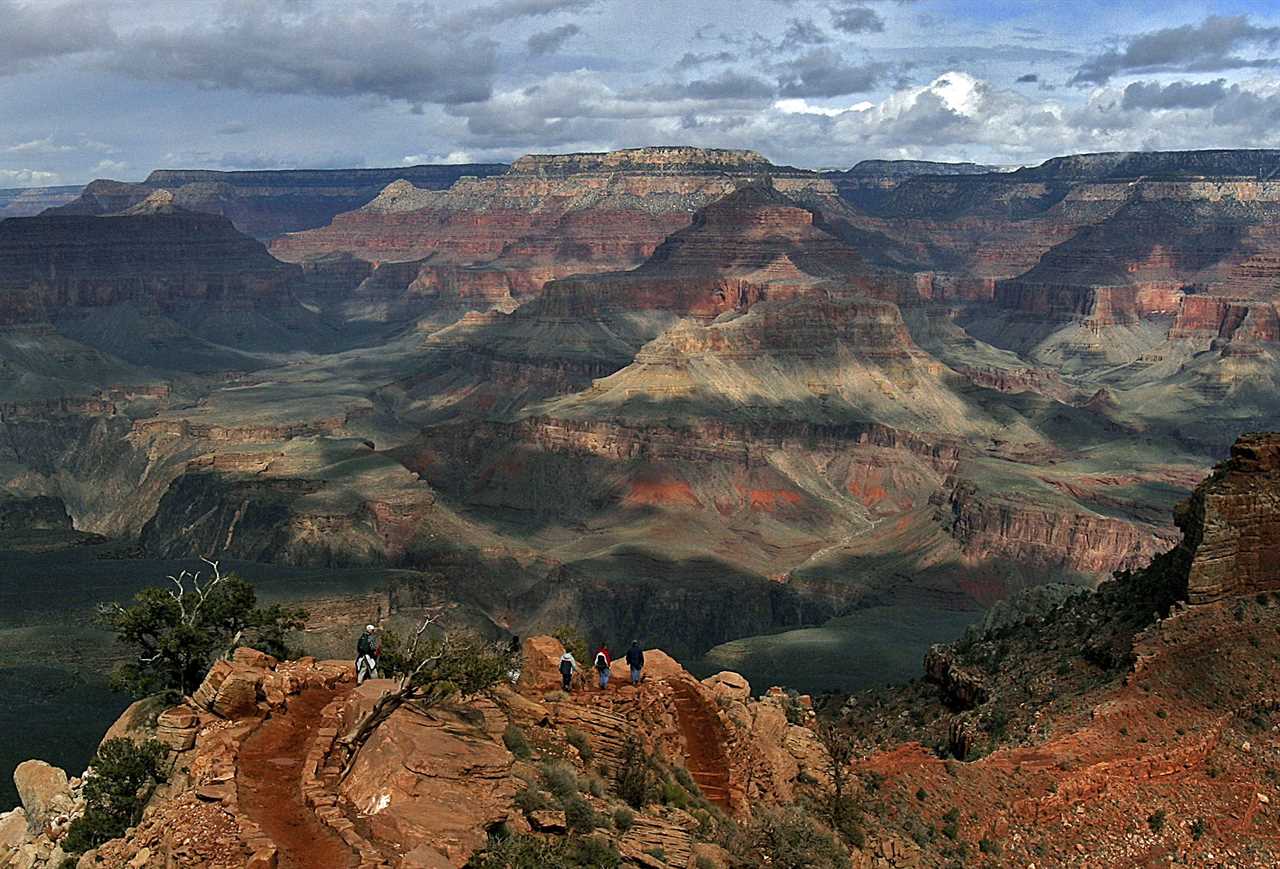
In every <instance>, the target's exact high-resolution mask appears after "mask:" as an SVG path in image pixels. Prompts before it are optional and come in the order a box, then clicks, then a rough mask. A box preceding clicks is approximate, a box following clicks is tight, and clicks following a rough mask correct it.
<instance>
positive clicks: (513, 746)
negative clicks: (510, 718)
mask: <svg viewBox="0 0 1280 869" xmlns="http://www.w3.org/2000/svg"><path fill="white" fill-rule="evenodd" d="M502 744H503V745H505V746H506V747H507V751H509V752H511V753H512V754H514V755H515V756H516V757H518V758H520V759H521V760H528V759H529V758H531V757H533V749H531V748H529V740H528V739H526V738H525V735H524V731H523V730H521V729H520V728H519V727H516V726H515V725H514V724H508V725H507V729H506V731H505V732H504V733H503V734H502Z"/></svg>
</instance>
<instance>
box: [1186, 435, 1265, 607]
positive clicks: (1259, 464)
mask: <svg viewBox="0 0 1280 869" xmlns="http://www.w3.org/2000/svg"><path fill="white" fill-rule="evenodd" d="M1177 518H1178V527H1179V528H1180V529H1181V530H1182V534H1183V539H1182V551H1183V553H1184V557H1185V558H1187V559H1188V561H1189V564H1190V567H1189V569H1188V574H1187V598H1188V600H1190V601H1191V602H1192V603H1207V602H1210V601H1214V600H1220V599H1222V598H1224V597H1231V596H1237V595H1245V594H1253V593H1255V592H1267V591H1274V590H1277V589H1280V437H1277V436H1276V435H1275V434H1250V435H1245V436H1244V437H1242V438H1240V439H1239V440H1238V441H1236V443H1235V444H1234V445H1233V446H1232V447H1231V457H1230V458H1229V459H1228V460H1227V461H1225V462H1223V463H1222V464H1220V465H1218V466H1217V467H1216V468H1215V469H1214V472H1213V474H1212V475H1211V476H1210V477H1209V478H1208V479H1207V480H1205V481H1204V482H1203V483H1201V484H1200V485H1199V486H1197V487H1196V490H1195V493H1194V494H1193V495H1192V496H1191V498H1190V499H1189V500H1188V501H1187V502H1186V503H1185V504H1184V505H1182V507H1181V508H1180V510H1179V512H1178V517H1177Z"/></svg>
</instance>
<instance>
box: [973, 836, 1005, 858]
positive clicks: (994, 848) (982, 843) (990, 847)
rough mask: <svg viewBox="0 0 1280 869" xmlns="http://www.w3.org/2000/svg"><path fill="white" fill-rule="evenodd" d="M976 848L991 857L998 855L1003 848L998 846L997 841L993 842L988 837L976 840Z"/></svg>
mask: <svg viewBox="0 0 1280 869" xmlns="http://www.w3.org/2000/svg"><path fill="white" fill-rule="evenodd" d="M978 850H979V851H981V852H982V853H983V854H990V855H991V856H992V857H999V856H1000V852H1001V851H1003V850H1004V849H1003V848H1001V847H1000V843H999V842H993V841H991V840H990V839H980V840H979V841H978Z"/></svg>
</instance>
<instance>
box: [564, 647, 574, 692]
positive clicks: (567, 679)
mask: <svg viewBox="0 0 1280 869" xmlns="http://www.w3.org/2000/svg"><path fill="white" fill-rule="evenodd" d="M576 672H578V661H577V659H575V658H574V657H573V652H570V651H569V650H568V649H565V650H564V654H563V655H561V656H560V681H561V683H563V685H564V690H565V691H569V690H571V689H572V688H573V674H574V673H576Z"/></svg>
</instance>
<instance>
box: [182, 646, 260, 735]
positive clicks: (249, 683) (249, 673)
mask: <svg viewBox="0 0 1280 869" xmlns="http://www.w3.org/2000/svg"><path fill="white" fill-rule="evenodd" d="M264 657H265V656H264ZM267 672H268V671H266V670H264V669H262V668H261V667H255V666H252V665H249V664H245V663H243V662H232V661H217V662H216V663H214V665H213V666H212V667H211V668H210V669H209V673H208V675H206V676H205V678H204V682H202V683H201V684H200V687H199V688H198V689H196V692H195V694H193V695H192V699H193V700H195V702H196V703H197V704H198V705H199V706H201V707H202V708H204V709H207V710H209V711H210V712H212V713H214V714H215V715H218V716H220V717H222V718H227V719H231V720H234V719H236V718H244V717H246V716H249V715H253V714H255V713H256V712H257V711H258V695H259V693H260V689H261V686H262V679H263V677H264V676H265V675H266V673H267Z"/></svg>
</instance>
